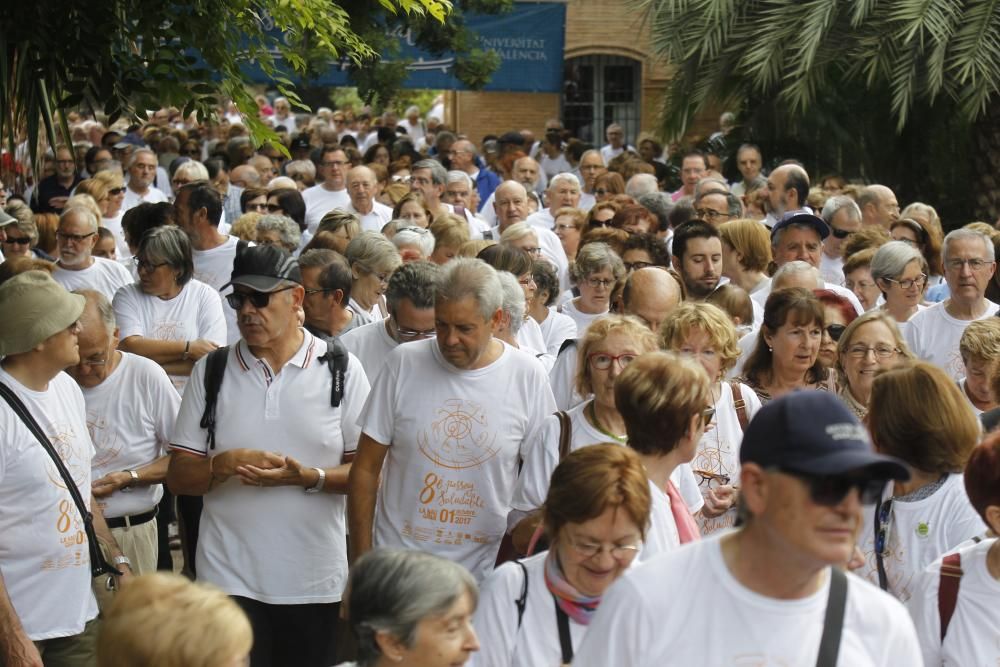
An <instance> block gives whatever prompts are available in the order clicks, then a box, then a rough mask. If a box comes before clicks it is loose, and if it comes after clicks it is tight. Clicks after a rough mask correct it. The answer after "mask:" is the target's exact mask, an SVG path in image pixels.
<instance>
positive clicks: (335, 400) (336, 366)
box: [201, 338, 347, 449]
mask: <svg viewBox="0 0 1000 667" xmlns="http://www.w3.org/2000/svg"><path fill="white" fill-rule="evenodd" d="M228 361H229V346H228V345H226V346H225V347H220V348H218V349H217V350H212V351H211V352H209V353H208V358H207V359H205V411H204V412H202V414H201V427H202V428H203V429H207V430H208V437H207V441H208V447H209V449H215V423H216V407H217V405H218V403H219V389H221V388H222V378H223V377H224V376H225V374H226V363H227V362H228ZM319 361H325V362H326V365H327V367H328V368H329V369H330V375H332V376H333V386H332V388H331V390H330V406H331V407H334V408H336V407H340V401H341V399H343V398H344V386H345V384H346V379H347V348H346V347H344V344H343V343H341V342H340V341H339V340H338V339H336V338H330V339H327V341H326V353H325V354H324V355H323V356H321V357H320V358H319Z"/></svg>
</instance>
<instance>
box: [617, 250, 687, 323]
mask: <svg viewBox="0 0 1000 667" xmlns="http://www.w3.org/2000/svg"><path fill="white" fill-rule="evenodd" d="M680 302H681V286H680V285H679V284H678V283H677V280H675V279H674V277H673V276H672V275H670V274H669V273H668V272H667V271H665V270H664V269H662V268H660V267H655V266H650V267H646V268H644V269H639V270H637V271H634V272H633V273H632V275H631V276H629V277H628V280H626V281H625V289H624V290H623V291H622V304H623V306H624V311H625V314H626V315H634V316H635V317H638V318H639V319H641V320H642V321H643V322H645V323H646V325H647V326H649V328H650V329H652V330H653V331H654V332H656V331H659V329H660V325H661V324H663V321H664V320H665V319H667V316H668V315H669V314H670V313H671V311H673V309H674V308H676V307H677V304H679V303H680Z"/></svg>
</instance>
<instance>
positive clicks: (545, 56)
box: [244, 2, 566, 93]
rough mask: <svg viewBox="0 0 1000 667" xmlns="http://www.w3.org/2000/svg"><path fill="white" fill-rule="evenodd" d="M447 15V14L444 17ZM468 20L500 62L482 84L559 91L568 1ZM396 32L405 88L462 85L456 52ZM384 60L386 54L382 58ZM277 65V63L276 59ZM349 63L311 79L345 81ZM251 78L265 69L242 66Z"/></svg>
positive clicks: (526, 5)
mask: <svg viewBox="0 0 1000 667" xmlns="http://www.w3.org/2000/svg"><path fill="white" fill-rule="evenodd" d="M446 20H447V19H446ZM465 22H466V25H467V26H468V27H469V29H470V30H472V31H473V32H475V33H477V34H478V36H479V48H481V49H484V50H492V51H495V52H497V53H498V54H500V58H501V65H500V68H499V69H497V71H496V72H494V73H493V78H492V79H491V80H490V82H489V83H488V84H487V85H486V86H485V88H483V90H488V91H516V92H533V93H558V92H560V91H561V90H562V84H563V48H564V44H565V33H566V5H565V4H564V3H562V2H537V3H525V2H517V3H515V4H514V8H513V10H512V11H511V12H510V13H508V14H502V15H500V16H492V15H482V14H471V13H470V14H466V17H465ZM394 36H395V37H396V38H397V39H399V40H401V42H402V43H401V44H400V46H401V49H400V53H399V55H398V56H396V57H397V58H399V59H400V60H407V61H410V64H409V65H408V66H407V69H408V70H409V72H410V76H409V78H408V79H407V80H406V83H405V84H403V87H404V88H435V89H446V90H464V89H465V86H463V85H462V84H461V83H460V82H459V81H458V79H456V78H455V76H454V75H453V68H454V65H455V55H454V54H451V53H445V54H442V55H441V56H432V55H430V54H429V53H427V52H425V51H421V50H420V49H418V48H416V47H415V46H414V45H413V39H412V37H411V36H410V34H409V31H405V32H404V31H400V32H398V33H396V34H394ZM386 62H388V60H386ZM279 67H280V64H279ZM347 68H348V63H346V62H345V63H341V64H340V65H335V66H333V67H331V68H330V70H329V71H327V72H326V73H325V74H323V75H321V76H319V77H317V78H316V79H314V80H312V81H311V82H310V83H312V84H313V85H318V86H348V85H350V82H349V81H348V79H347ZM244 71H245V73H246V74H247V76H248V77H249V78H250V79H251V80H252V81H254V82H255V83H269V82H270V79H268V78H267V77H266V76H264V74H263V72H261V71H260V69H258V68H257V67H255V66H253V65H251V66H249V67H246V68H244Z"/></svg>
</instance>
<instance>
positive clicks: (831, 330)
mask: <svg viewBox="0 0 1000 667" xmlns="http://www.w3.org/2000/svg"><path fill="white" fill-rule="evenodd" d="M845 329H847V327H845V326H844V325H843V324H827V325H826V332H827V333H828V334H830V338H832V339H833V342H834V343H836V342H837V341H838V340H840V337H841V336H843V335H844V330H845Z"/></svg>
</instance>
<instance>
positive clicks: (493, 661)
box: [468, 551, 587, 667]
mask: <svg viewBox="0 0 1000 667" xmlns="http://www.w3.org/2000/svg"><path fill="white" fill-rule="evenodd" d="M547 556H548V552H547V551H543V552H542V553H539V554H536V555H534V556H530V557H528V558H525V559H524V560H523V561H521V562H522V563H524V570H522V569H521V566H520V565H518V564H517V563H504V564H503V565H501V566H500V567H498V568H497V569H496V570H494V571H493V572H491V573H490V574H489V576H487V577H486V579H485V580H484V581H483V584H482V587H481V588H480V590H479V605H478V606H477V607H476V615H475V617H474V618H473V621H472V622H473V626H474V627H475V629H476V636H477V637H479V651H478V652H477V653H473V654H472V656H471V658H470V659H469V662H468V665H469V667H556V666H557V665H559V664H561V659H562V649H561V647H560V644H559V626H558V625H557V622H556V602H555V598H553V597H552V593H550V592H549V589H548V587H547V586H546V585H545V559H546V557H547ZM525 571H527V576H528V595H527V597H526V604H525V606H524V615H523V616H522V617H521V627H520V628H518V622H517V616H518V612H517V606H516V604H515V602H516V601H517V600H519V599H520V598H521V591H522V590H523V589H524V577H525ZM586 632H587V626H585V625H580V624H579V623H577V622H576V621H574V620H573V619H572V618H570V619H569V635H570V638H571V639H572V643H573V649H574V650H575V649H576V648H578V647H579V646H580V644H581V643H582V642H583V636H584V634H585V633H586Z"/></svg>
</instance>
